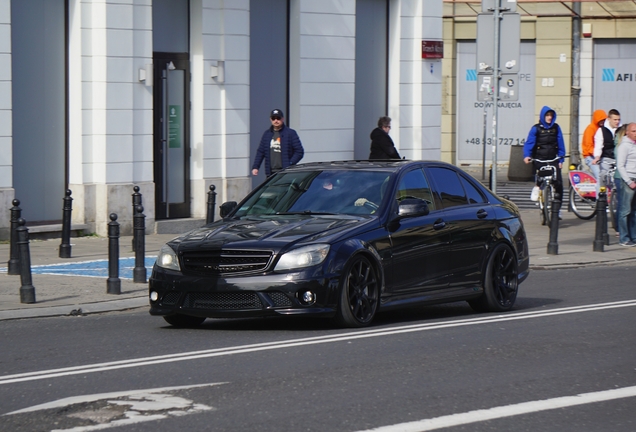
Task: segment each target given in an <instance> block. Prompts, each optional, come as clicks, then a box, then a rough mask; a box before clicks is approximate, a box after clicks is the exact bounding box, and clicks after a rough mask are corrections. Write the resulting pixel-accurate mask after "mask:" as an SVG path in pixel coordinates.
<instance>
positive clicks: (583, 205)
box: [570, 188, 596, 220]
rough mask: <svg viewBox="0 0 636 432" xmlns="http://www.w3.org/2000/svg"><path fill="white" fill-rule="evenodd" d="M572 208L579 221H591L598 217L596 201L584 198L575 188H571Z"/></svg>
mask: <svg viewBox="0 0 636 432" xmlns="http://www.w3.org/2000/svg"><path fill="white" fill-rule="evenodd" d="M570 208H571V209H572V212H573V213H574V214H575V215H576V217H578V218H579V219H583V220H590V219H592V218H593V217H594V215H596V201H592V200H591V199H589V198H582V197H581V196H580V195H579V194H578V193H576V191H575V190H574V188H570Z"/></svg>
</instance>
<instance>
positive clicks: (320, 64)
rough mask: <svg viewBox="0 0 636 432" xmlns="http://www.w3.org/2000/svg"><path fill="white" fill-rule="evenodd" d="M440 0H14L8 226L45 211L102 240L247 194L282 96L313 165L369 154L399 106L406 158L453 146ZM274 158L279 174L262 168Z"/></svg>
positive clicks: (4, 184)
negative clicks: (445, 108) (136, 192)
mask: <svg viewBox="0 0 636 432" xmlns="http://www.w3.org/2000/svg"><path fill="white" fill-rule="evenodd" d="M424 40H428V41H441V40H442V0H252V1H250V0H0V59H1V60H2V62H1V63H0V203H2V208H3V209H4V211H3V212H2V213H1V214H0V238H4V239H6V238H8V233H9V226H10V212H9V209H10V208H11V207H12V205H13V204H12V202H13V200H14V199H18V200H19V201H20V207H21V209H22V216H23V217H24V218H25V219H26V220H27V226H29V225H30V224H34V225H35V224H51V223H55V222H58V223H59V221H60V220H61V218H62V202H63V201H62V199H63V198H64V196H65V191H66V189H69V190H71V191H72V198H73V213H72V215H73V216H72V219H73V224H75V225H83V226H85V227H86V229H85V231H87V232H95V233H97V234H100V235H105V234H106V233H107V224H108V222H109V220H110V219H109V215H110V214H111V213H116V214H117V215H118V222H119V223H120V225H121V232H122V234H127V233H131V231H132V205H131V195H132V193H133V187H134V186H138V187H139V188H140V192H141V193H142V196H143V207H144V214H145V216H146V219H145V220H146V227H147V229H148V230H149V231H152V229H154V226H155V222H156V221H161V220H183V219H204V218H205V216H206V212H207V196H208V195H207V192H208V191H209V186H210V185H214V186H215V188H216V189H215V191H216V193H217V208H218V204H220V203H221V202H223V201H227V200H239V199H240V198H242V197H243V196H244V195H245V194H246V193H248V192H249V191H250V190H251V189H252V187H253V186H254V185H256V184H258V183H259V182H260V181H262V180H263V178H262V177H256V178H253V177H252V176H251V175H250V168H251V163H252V160H253V157H254V154H255V151H256V147H257V145H258V142H259V141H260V137H261V135H262V133H263V131H264V130H265V129H266V128H267V127H269V125H270V123H269V112H270V111H271V109H273V108H279V109H282V110H283V111H284V113H285V117H286V123H287V125H288V126H290V127H292V128H294V129H296V130H297V132H298V134H299V135H300V138H301V140H302V142H303V146H304V148H305V157H304V159H303V162H313V161H329V160H342V159H366V158H367V157H368V151H369V142H370V140H369V133H370V132H371V130H372V129H373V128H374V127H375V126H376V122H377V119H378V118H379V117H380V116H383V115H389V116H390V117H392V118H393V123H392V126H393V128H392V131H391V135H392V137H393V140H394V141H395V142H396V145H397V147H398V149H399V151H400V154H402V155H404V156H406V157H407V158H412V159H439V158H440V155H441V145H440V134H441V129H440V117H441V103H442V100H441V95H442V91H441V86H442V68H441V61H440V60H439V59H424V58H423V56H422V41H424ZM261 171H263V170H261Z"/></svg>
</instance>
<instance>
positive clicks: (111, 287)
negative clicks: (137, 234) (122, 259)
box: [106, 213, 121, 294]
mask: <svg viewBox="0 0 636 432" xmlns="http://www.w3.org/2000/svg"><path fill="white" fill-rule="evenodd" d="M106 294H121V279H119V223H118V222H117V214H115V213H111V214H110V222H108V280H107V281H106Z"/></svg>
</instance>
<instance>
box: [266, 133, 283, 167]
mask: <svg viewBox="0 0 636 432" xmlns="http://www.w3.org/2000/svg"><path fill="white" fill-rule="evenodd" d="M269 161H270V164H271V168H272V172H275V171H280V170H282V169H283V159H282V157H281V155H280V132H279V131H274V136H273V137H272V140H271V141H270V143H269Z"/></svg>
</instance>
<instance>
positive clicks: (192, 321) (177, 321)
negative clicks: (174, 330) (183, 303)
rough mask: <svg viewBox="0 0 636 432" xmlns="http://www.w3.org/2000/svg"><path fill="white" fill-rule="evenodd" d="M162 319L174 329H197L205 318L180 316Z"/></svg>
mask: <svg viewBox="0 0 636 432" xmlns="http://www.w3.org/2000/svg"><path fill="white" fill-rule="evenodd" d="M163 319H164V320H166V322H167V323H168V324H170V325H173V326H175V327H198V326H199V325H201V323H203V321H205V318H201V317H193V316H189V315H181V314H176V315H168V316H164V317H163Z"/></svg>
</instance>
